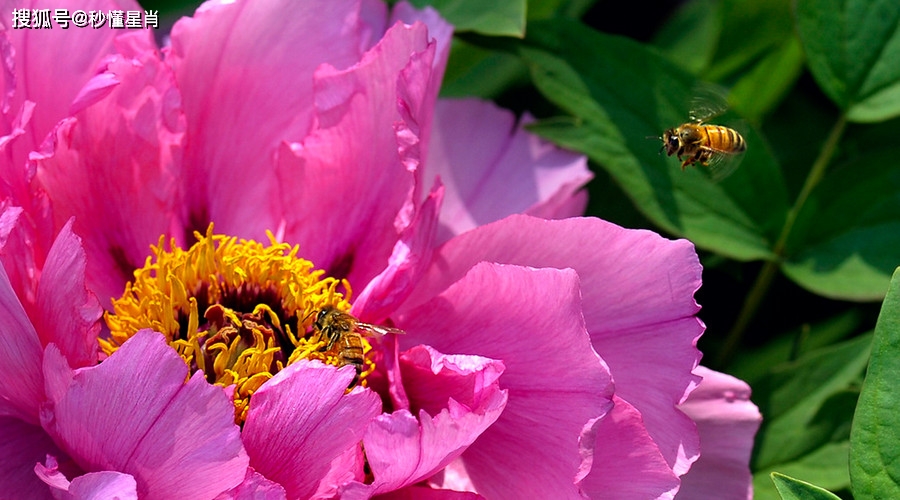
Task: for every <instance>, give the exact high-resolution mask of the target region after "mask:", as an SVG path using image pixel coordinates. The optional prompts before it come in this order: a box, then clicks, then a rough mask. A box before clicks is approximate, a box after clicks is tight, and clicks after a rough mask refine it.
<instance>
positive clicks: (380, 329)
mask: <svg viewBox="0 0 900 500" xmlns="http://www.w3.org/2000/svg"><path fill="white" fill-rule="evenodd" d="M356 333H358V334H360V335H362V336H364V337H383V336H385V335H388V334H393V335H403V334H405V333H406V332H404V331H403V330H401V329H399V328H392V327H390V326H381V325H371V324H369V323H357V324H356Z"/></svg>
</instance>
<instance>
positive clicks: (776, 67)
mask: <svg viewBox="0 0 900 500" xmlns="http://www.w3.org/2000/svg"><path fill="white" fill-rule="evenodd" d="M802 70H803V51H802V50H801V48H800V42H799V41H798V40H797V39H796V38H794V37H791V38H788V39H786V40H785V41H784V43H782V44H780V45H778V46H776V47H774V48H773V49H772V50H771V51H770V52H768V53H767V54H766V55H765V56H764V57H763V58H762V59H761V60H760V61H759V62H758V63H757V64H756V65H755V66H754V67H753V68H752V69H751V70H750V71H748V72H747V74H745V75H743V76H742V77H741V78H740V79H739V80H738V81H737V82H736V83H735V84H734V88H733V89H732V91H731V99H730V102H731V104H732V106H734V109H735V111H737V112H739V113H741V114H742V115H744V116H746V117H747V118H748V119H750V120H752V121H754V122H758V121H759V120H761V119H762V117H763V116H764V115H765V114H767V113H769V112H770V111H772V110H773V109H774V108H775V106H776V105H777V104H778V103H779V102H780V101H781V100H782V99H783V98H784V96H785V95H787V93H788V91H790V89H791V87H792V86H793V84H794V82H796V81H797V78H799V77H800V73H801V71H802Z"/></svg>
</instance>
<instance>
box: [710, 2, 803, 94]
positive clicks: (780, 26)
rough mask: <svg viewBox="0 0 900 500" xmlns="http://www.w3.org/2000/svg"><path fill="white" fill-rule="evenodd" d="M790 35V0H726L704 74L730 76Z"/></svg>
mask: <svg viewBox="0 0 900 500" xmlns="http://www.w3.org/2000/svg"><path fill="white" fill-rule="evenodd" d="M791 37H793V19H792V16H791V2H790V0H725V1H723V2H722V35H721V37H720V39H719V43H718V44H717V46H716V53H715V55H714V56H713V61H712V63H711V64H710V66H709V68H707V70H706V71H705V72H704V76H705V77H706V78H709V79H710V80H714V81H723V80H726V79H730V78H731V77H732V76H733V75H736V74H739V73H740V72H742V71H743V70H744V69H746V68H749V67H751V66H752V65H753V64H755V63H756V61H758V60H760V59H761V58H764V57H766V54H768V53H769V52H771V51H773V50H778V48H779V47H782V46H783V45H784V43H785V41H787V40H788V39H789V38H791Z"/></svg>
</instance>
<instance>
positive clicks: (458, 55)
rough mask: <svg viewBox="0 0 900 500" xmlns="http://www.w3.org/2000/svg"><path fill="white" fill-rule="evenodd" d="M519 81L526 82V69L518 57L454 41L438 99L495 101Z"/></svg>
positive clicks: (461, 41)
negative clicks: (457, 98) (474, 98)
mask: <svg viewBox="0 0 900 500" xmlns="http://www.w3.org/2000/svg"><path fill="white" fill-rule="evenodd" d="M520 82H524V83H527V82H528V70H527V68H526V67H525V65H524V64H522V61H521V60H520V59H519V58H518V57H515V56H514V55H512V54H509V53H507V52H501V51H496V50H487V49H484V48H481V47H478V46H476V45H472V44H470V43H468V42H466V41H464V40H461V39H459V38H455V39H454V40H453V46H452V48H451V51H450V59H449V60H448V61H447V69H446V71H445V72H444V81H443V83H442V84H441V97H471V96H477V97H481V98H483V99H496V98H497V97H498V96H499V95H501V94H502V93H503V92H504V91H505V90H507V89H508V88H510V87H511V86H513V85H515V84H517V83H520Z"/></svg>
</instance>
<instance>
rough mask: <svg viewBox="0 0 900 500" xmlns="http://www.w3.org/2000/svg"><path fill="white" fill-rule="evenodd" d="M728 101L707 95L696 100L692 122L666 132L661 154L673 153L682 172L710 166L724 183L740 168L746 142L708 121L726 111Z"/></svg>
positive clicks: (727, 129) (712, 174) (710, 169)
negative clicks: (691, 166) (698, 166)
mask: <svg viewBox="0 0 900 500" xmlns="http://www.w3.org/2000/svg"><path fill="white" fill-rule="evenodd" d="M725 108H726V105H725V100H724V99H723V98H722V97H721V96H720V95H717V94H714V93H711V92H707V95H702V96H700V97H698V98H696V99H694V101H693V105H692V106H691V113H690V120H691V121H689V122H687V123H683V124H681V125H679V126H677V127H674V128H670V129H668V130H666V131H665V132H663V135H662V137H660V139H661V140H662V142H663V145H662V147H661V148H660V152H662V151H665V152H666V155H667V156H672V155H673V154H674V155H675V156H677V157H678V159H679V160H680V161H681V170H684V169H685V168H686V167H687V166H688V165H696V164H698V163H699V164H700V165H703V166H704V167H708V168H709V171H710V175H711V176H712V178H713V180H716V181H718V180H722V179H724V178H725V177H726V176H728V175H729V174H731V173H732V172H734V169H736V168H737V166H738V160H739V157H740V154H741V153H743V152H744V151H746V150H747V143H746V142H745V141H744V138H743V137H742V136H741V134H740V133H738V132H737V131H736V130H734V129H732V128H729V127H724V126H722V125H712V124H708V123H706V122H707V121H709V120H711V119H713V118H715V117H717V116H719V115H721V114H722V113H724V112H725Z"/></svg>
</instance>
